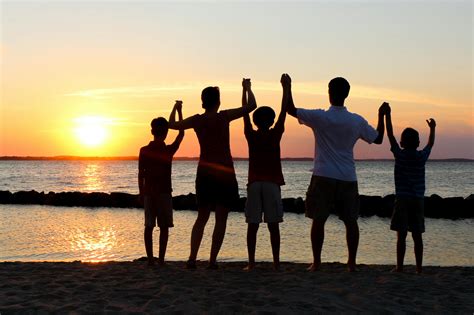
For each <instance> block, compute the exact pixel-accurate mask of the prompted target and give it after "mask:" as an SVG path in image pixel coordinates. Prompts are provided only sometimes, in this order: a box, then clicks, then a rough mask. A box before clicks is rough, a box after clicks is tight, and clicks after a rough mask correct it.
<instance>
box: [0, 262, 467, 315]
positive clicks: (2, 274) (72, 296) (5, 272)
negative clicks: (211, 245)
mask: <svg viewBox="0 0 474 315" xmlns="http://www.w3.org/2000/svg"><path fill="white" fill-rule="evenodd" d="M244 266H245V263H244V262H235V263H233V262H232V263H230V262H228V263H221V264H220V268H219V270H206V269H205V263H204V262H202V263H199V264H198V269H197V270H185V269H184V263H183V262H169V263H168V264H167V266H165V267H148V266H146V263H145V262H142V261H135V262H105V263H81V262H70V263H69V262H54V263H51V262H35V263H24V262H13V263H10V262H4V263H0V313H2V314H7V313H10V312H24V311H27V312H36V311H45V312H60V313H64V312H79V313H90V312H93V313H97V312H113V313H115V312H126V313H134V312H140V313H142V312H163V313H168V312H183V313H208V312H210V313H261V312H271V313H285V314H287V313H314V312H367V311H369V312H387V311H388V312H423V313H428V312H429V313H432V312H435V313H453V312H454V313H472V312H473V311H474V300H473V299H472V297H473V296H474V286H473V284H474V268H473V267H429V266H428V267H425V274H422V275H417V274H415V273H414V267H413V266H408V267H407V268H406V269H407V270H406V273H403V274H397V273H390V272H389V271H390V269H391V268H392V266H384V265H360V266H359V272H357V273H348V272H346V271H345V266H344V265H343V264H340V263H327V264H324V265H323V266H322V270H321V271H320V272H317V273H308V272H307V271H306V270H305V268H306V267H307V265H305V264H294V263H283V265H282V271H280V272H274V271H272V269H271V264H270V263H259V264H258V265H257V268H256V269H255V270H254V271H252V272H249V273H247V272H244V271H242V268H243V267H244Z"/></svg>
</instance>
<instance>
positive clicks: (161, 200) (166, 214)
mask: <svg viewBox="0 0 474 315" xmlns="http://www.w3.org/2000/svg"><path fill="white" fill-rule="evenodd" d="M144 199H145V200H144V204H145V226H147V227H155V226H156V225H157V223H158V226H159V227H160V228H168V227H173V226H174V225H173V199H172V198H171V194H170V193H162V194H154V195H145V198H144Z"/></svg>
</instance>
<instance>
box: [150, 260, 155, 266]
mask: <svg viewBox="0 0 474 315" xmlns="http://www.w3.org/2000/svg"><path fill="white" fill-rule="evenodd" d="M154 265H155V260H154V259H148V266H149V267H152V266H154Z"/></svg>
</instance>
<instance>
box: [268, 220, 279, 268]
mask: <svg viewBox="0 0 474 315" xmlns="http://www.w3.org/2000/svg"><path fill="white" fill-rule="evenodd" d="M268 230H269V231H270V242H271V243H272V253H273V269H274V270H280V225H279V223H268Z"/></svg>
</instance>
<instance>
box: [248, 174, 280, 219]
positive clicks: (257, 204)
mask: <svg viewBox="0 0 474 315" xmlns="http://www.w3.org/2000/svg"><path fill="white" fill-rule="evenodd" d="M262 214H263V218H264V219H263V221H264V222H266V223H279V222H283V203H282V201H281V190H280V185H278V184H275V183H272V182H253V183H251V184H250V185H248V187H247V203H246V205H245V218H246V222H247V223H261V222H262Z"/></svg>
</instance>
